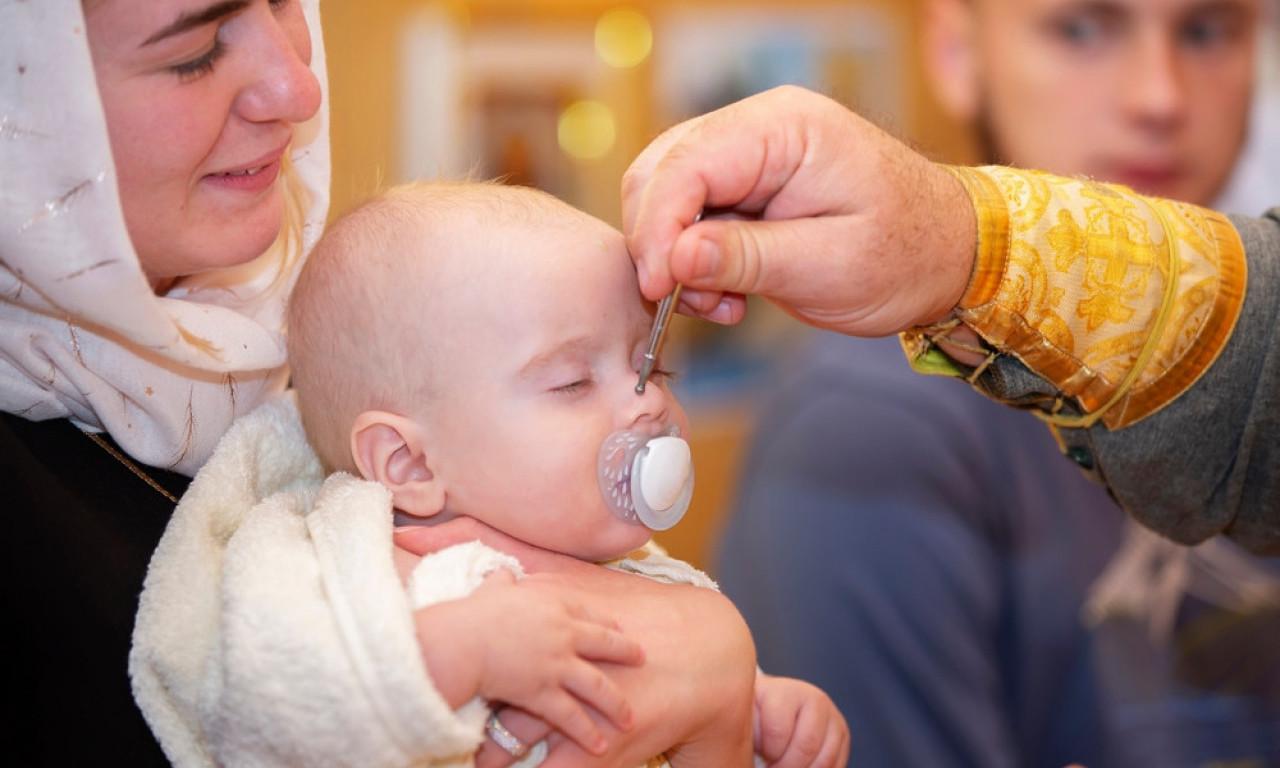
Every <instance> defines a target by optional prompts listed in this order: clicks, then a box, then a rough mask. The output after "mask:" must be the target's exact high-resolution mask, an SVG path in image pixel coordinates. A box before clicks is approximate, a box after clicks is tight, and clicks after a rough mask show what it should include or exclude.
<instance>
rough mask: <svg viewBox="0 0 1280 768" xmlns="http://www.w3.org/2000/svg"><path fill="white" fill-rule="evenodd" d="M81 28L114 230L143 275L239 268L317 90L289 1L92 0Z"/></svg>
mask: <svg viewBox="0 0 1280 768" xmlns="http://www.w3.org/2000/svg"><path fill="white" fill-rule="evenodd" d="M85 20H86V23H87V27H88V38H89V46H90V49H91V50H92V53H93V63H94V70H95V72H96V75H97V80H98V90H99V92H100V93H101V96H102V104H103V107H104V109H105V111H106V118H107V128H108V132H109V133H110V136H111V150H112V155H113V157H114V159H115V165H116V172H117V176H118V181H119V187H120V198H121V202H122V204H123V206H124V215H125V223H126V225H127V226H128V229H129V236H130V238H131V239H132V241H133V245H134V248H135V249H136V250H137V252H138V256H139V259H140V260H141V262H142V267H143V270H144V271H145V272H146V273H147V275H148V276H149V277H151V278H152V279H153V280H158V279H163V278H169V277H177V276H181V275H186V274H192V273H196V272H202V271H205V270H210V269H216V268H219V267H225V266H229V265H234V264H240V263H243V262H246V261H250V260H252V259H254V258H256V257H257V256H258V255H260V254H261V253H262V252H263V251H264V250H266V248H267V247H268V246H270V245H271V243H272V241H273V240H274V239H275V238H276V236H277V234H278V233H279V231H280V227H281V222H282V217H283V197H282V194H281V185H280V184H279V183H278V178H279V174H280V159H281V157H282V156H283V155H284V153H285V151H286V150H287V149H288V146H289V142H290V140H291V139H292V136H293V127H292V126H293V124H294V123H297V122H301V121H304V120H306V119H308V118H310V117H311V116H312V115H314V114H315V112H316V110H317V109H319V106H320V87H319V83H318V82H317V80H316V78H315V75H314V74H312V72H311V70H310V69H308V64H309V62H310V60H311V44H310V37H309V32H308V29H307V23H306V20H305V19H304V17H303V13H302V8H301V6H300V5H299V4H298V1H297V0H101V1H100V2H97V3H90V4H87V6H86V8H85Z"/></svg>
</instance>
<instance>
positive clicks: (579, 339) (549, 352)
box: [519, 336, 599, 378]
mask: <svg viewBox="0 0 1280 768" xmlns="http://www.w3.org/2000/svg"><path fill="white" fill-rule="evenodd" d="M598 346H599V344H598V343H597V342H596V341H595V340H593V339H592V338H590V337H587V336H576V337H574V338H571V339H565V340H564V341H562V342H560V343H559V344H556V345H555V346H553V347H550V348H548V349H544V350H542V351H541V352H538V353H537V354H535V355H534V356H533V357H531V358H529V360H528V362H526V363H525V364H524V365H523V366H521V367H520V371H519V375H520V377H521V378H529V377H530V376H532V375H533V374H534V373H536V372H537V371H539V370H540V369H542V368H545V367H547V366H549V365H552V364H554V363H557V362H560V361H562V360H564V359H565V358H567V357H573V356H575V355H579V356H584V355H588V354H590V353H592V352H594V351H595V350H596V349H597V348H598Z"/></svg>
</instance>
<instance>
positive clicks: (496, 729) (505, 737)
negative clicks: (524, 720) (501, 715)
mask: <svg viewBox="0 0 1280 768" xmlns="http://www.w3.org/2000/svg"><path fill="white" fill-rule="evenodd" d="M484 732H485V733H487V734H488V735H489V738H491V739H493V743H494V744H497V745H498V746H499V747H502V750H503V751H504V752H506V753H507V754H508V755H511V756H512V757H514V758H515V759H517V760H519V759H520V758H522V757H524V756H525V755H527V754H529V747H527V746H526V745H525V743H524V742H522V741H520V740H519V739H517V738H516V735H515V734H514V733H512V732H511V731H508V730H507V727H506V726H505V725H503V724H502V721H501V720H499V719H498V713H497V712H494V713H493V714H492V715H489V721H488V722H487V723H485V724H484Z"/></svg>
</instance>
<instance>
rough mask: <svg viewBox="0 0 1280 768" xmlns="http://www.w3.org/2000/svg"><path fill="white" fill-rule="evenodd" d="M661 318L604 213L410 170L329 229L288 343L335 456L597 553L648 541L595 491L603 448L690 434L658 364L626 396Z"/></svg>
mask: <svg viewBox="0 0 1280 768" xmlns="http://www.w3.org/2000/svg"><path fill="white" fill-rule="evenodd" d="M652 318H653V307H652V305H651V304H649V303H648V302H645V301H644V300H643V299H642V297H641V296H640V292H639V289H638V287H637V283H636V275H635V268H634V267H633V265H632V263H631V259H630V257H629V256H628V255H627V250H626V246H625V243H624V241H623V238H622V236H621V234H620V233H619V232H618V231H617V230H615V229H613V228H612V227H610V226H608V225H607V224H605V223H603V222H601V221H599V220H597V219H595V218H592V217H591V216H588V215H587V214H585V213H583V212H581V211H579V210H577V209H574V208H573V207H571V206H569V205H566V204H565V203H563V202H560V201H559V200H556V199H555V198H553V197H551V196H550V195H546V194H544V193H542V192H538V191H535V190H531V189H527V188H519V187H506V186H500V185H496V184H484V183H445V182H431V183H417V184H412V185H407V186H404V187H398V188H395V189H392V190H390V191H388V192H386V193H383V194H381V195H379V196H377V197H375V198H374V199H372V200H370V201H368V202H366V203H364V204H363V205H361V206H359V207H358V208H356V209H354V210H352V211H351V212H349V213H347V214H346V215H344V216H342V217H341V218H339V219H338V220H337V221H336V222H335V223H334V224H333V225H332V226H331V227H330V228H329V230H328V231H327V232H326V233H325V235H324V237H322V238H321V240H320V243H319V244H317V246H316V248H315V250H314V252H313V253H312V254H311V257H310V259H309V260H308V263H307V264H306V266H305V267H304V269H303V272H302V275H301V276H300V277H299V279H298V284H297V287H296V288H295V290H294V293H293V298H292V301H291V304H290V310H289V356H290V359H291V361H292V365H293V376H294V385H295V387H296V388H297V391H298V401H299V408H300V410H301V412H302V419H303V424H304V426H305V427H306V430H307V434H308V437H309V439H310V440H311V442H312V444H313V446H314V447H315V449H316V451H317V453H318V454H319V456H320V459H321V461H322V462H323V463H324V465H325V467H326V469H328V470H344V471H348V472H352V473H353V474H358V475H361V476H363V477H365V478H367V479H371V480H377V481H379V482H381V483H383V484H384V485H386V486H387V487H388V488H389V489H390V490H391V491H392V494H393V498H394V500H395V505H396V508H397V509H398V510H400V511H401V512H403V513H406V514H408V515H413V516H418V517H423V518H430V517H435V518H437V519H442V518H445V517H452V516H456V515H469V516H472V517H475V518H477V519H479V520H482V521H484V522H486V523H488V524H489V525H492V526H494V527H495V528H498V529H500V530H503V531H505V532H507V533H509V534H511V535H513V536H515V537H517V538H520V539H523V540H525V541H528V542H530V543H532V544H536V545H539V546H542V547H545V548H548V549H555V550H557V551H562V552H566V553H568V554H572V555H575V556H578V557H582V558H585V559H592V560H601V559H607V558H609V557H614V556H617V555H619V554H621V553H623V552H626V551H628V550H629V549H631V548H634V547H635V546H638V545H639V544H640V543H643V542H644V541H645V540H646V539H647V538H648V531H647V530H646V529H645V528H643V527H641V526H638V525H634V524H630V523H625V522H623V521H622V520H620V519H619V518H618V517H617V516H615V515H614V514H612V513H611V512H610V511H609V509H608V507H607V506H606V503H605V500H604V498H603V496H602V494H601V491H600V489H599V483H598V481H597V457H598V454H599V452H600V447H601V444H602V443H603V442H604V440H605V439H606V437H608V436H609V435H610V434H611V433H614V432H616V431H618V430H624V429H631V430H635V431H637V432H639V433H642V434H646V435H651V434H656V433H658V432H661V431H663V430H665V429H668V428H670V427H672V426H675V427H676V428H678V430H679V431H680V433H681V434H687V432H688V423H687V421H686V418H685V415H684V412H683V411H682V410H681V408H680V406H679V404H678V403H677V402H676V401H675V399H674V398H673V397H672V395H671V392H670V389H669V388H668V386H667V381H666V380H665V376H664V375H663V374H658V375H656V376H655V378H654V380H653V381H652V382H651V383H650V386H648V387H646V388H645V392H644V394H642V395H638V394H637V393H636V391H635V384H636V375H637V371H638V370H639V367H640V362H641V360H642V357H643V354H644V351H645V346H646V343H647V341H648V335H649V330H650V327H651V324H652Z"/></svg>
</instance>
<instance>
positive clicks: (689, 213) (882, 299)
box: [622, 87, 977, 336]
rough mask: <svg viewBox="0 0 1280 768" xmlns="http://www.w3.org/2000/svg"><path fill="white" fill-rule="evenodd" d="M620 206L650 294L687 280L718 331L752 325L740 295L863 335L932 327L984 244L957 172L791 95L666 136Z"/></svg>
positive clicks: (697, 306) (634, 170) (804, 94)
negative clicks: (704, 214)
mask: <svg viewBox="0 0 1280 768" xmlns="http://www.w3.org/2000/svg"><path fill="white" fill-rule="evenodd" d="M622 201H623V205H622V208H623V231H624V233H625V234H626V236H627V240H628V245H629V247H630V249H631V255H632V258H633V259H634V260H635V262H636V267H637V270H638V272H639V275H640V288H641V290H642V291H643V292H644V294H645V296H647V297H648V298H650V299H654V300H656V299H658V298H660V297H662V296H665V295H667V294H669V293H670V292H671V290H672V288H673V287H674V286H675V284H676V283H677V282H679V283H682V284H683V285H684V290H683V292H682V293H681V309H682V311H684V312H687V313H690V314H693V315H696V316H700V317H704V318H707V319H710V320H714V321H716V322H722V323H732V322H737V321H738V320H741V319H742V317H743V314H744V313H745V312H746V305H745V302H744V299H743V295H744V294H759V295H761V296H764V297H766V298H768V299H769V300H771V301H773V302H774V303H775V304H777V305H778V306H780V307H781V308H782V309H784V310H785V311H787V312H788V313H790V314H791V315H793V316H795V317H796V318H798V319H800V320H801V321H803V322H805V323H808V324H810V325H814V326H817V327H819V328H827V329H830V330H835V331H839V332H842V333H848V334H852V335H857V336H883V335H887V334H890V333H895V332H897V331H901V330H905V329H907V328H910V327H912V326H916V325H927V324H930V323H933V322H936V321H938V320H940V319H942V318H944V317H946V316H947V315H948V314H949V313H950V312H951V310H952V309H953V308H954V307H955V305H956V303H957V302H958V301H959V300H960V297H961V295H962V294H963V292H964V289H965V286H966V285H967V284H968V280H969V273H970V271H971V269H972V265H973V258H974V247H975V243H976V237H977V235H976V229H975V224H974V214H973V205H972V203H971V202H970V200H969V197H968V194H967V193H966V192H965V191H964V188H963V187H962V186H961V185H960V183H959V182H958V181H957V180H955V179H954V178H952V177H951V175H950V174H949V173H948V172H947V171H945V170H944V169H942V168H941V167H939V166H937V165H935V164H934V163H931V162H929V161H928V160H926V159H925V158H924V157H922V156H921V155H919V154H917V153H916V152H914V151H913V150H911V149H910V148H909V147H907V146H906V145H904V144H902V143H901V142H899V141H898V140H896V139H894V138H893V137H891V136H889V135H888V134H886V133H884V132H883V131H881V130H879V129H878V128H876V127H875V126H873V125H871V124H870V123H868V122H867V121H865V120H863V119H862V118H860V117H858V116H857V115H855V114H854V113H852V112H850V111H849V110H847V109H845V108H844V107H842V106H840V105H839V104H838V103H836V102H834V101H832V100H830V99H828V98H826V97H824V96H820V95H818V94H815V93H812V92H810V91H806V90H803V89H800V88H795V87H783V88H777V89H774V90H772V91H768V92H766V93H763V94H760V95H757V96H753V97H751V98H748V99H745V100H743V101H740V102H737V103H735V104H732V105H730V106H728V107H725V108H723V109H721V110H718V111H716V112H712V113H709V114H706V115H703V116H700V117H696V118H693V119H691V120H689V121H687V122H685V123H681V124H680V125H677V126H675V127H674V128H672V129H670V130H669V131H668V132H667V133H665V134H663V135H662V136H660V137H659V138H658V139H656V140H655V141H654V142H653V143H652V144H651V145H650V146H649V147H648V148H647V149H645V150H644V152H642V153H641V154H640V156H639V157H637V158H636V160H635V162H634V163H633V164H632V165H631V168H630V169H628V171H627V172H626V175H625V176H624V177H623V180H622ZM703 209H707V214H708V217H707V218H704V219H703V220H702V221H700V222H698V223H696V224H694V223H693V222H694V218H695V216H696V215H697V214H698V212H699V211H701V210H703Z"/></svg>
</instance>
